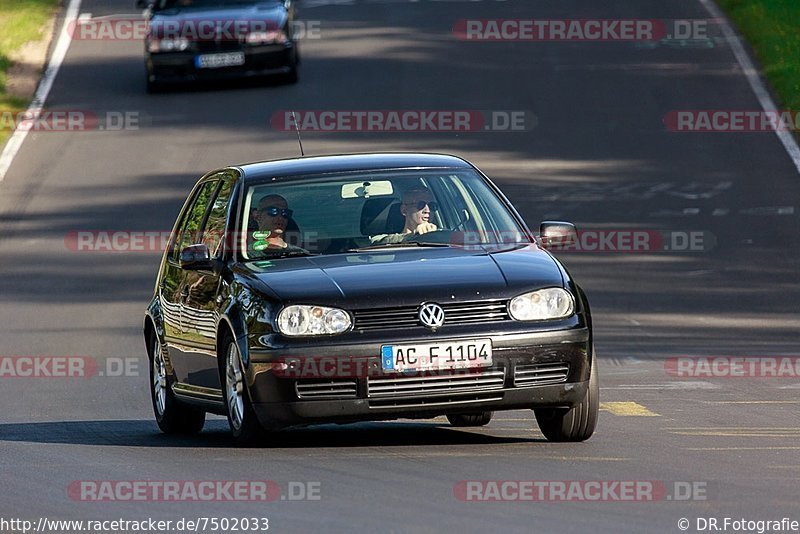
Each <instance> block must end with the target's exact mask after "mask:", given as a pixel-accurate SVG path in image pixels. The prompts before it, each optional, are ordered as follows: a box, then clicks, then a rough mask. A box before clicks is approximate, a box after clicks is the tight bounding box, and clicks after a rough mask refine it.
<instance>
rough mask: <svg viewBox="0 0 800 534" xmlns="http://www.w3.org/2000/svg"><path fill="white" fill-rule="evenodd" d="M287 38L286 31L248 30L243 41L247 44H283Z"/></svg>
mask: <svg viewBox="0 0 800 534" xmlns="http://www.w3.org/2000/svg"><path fill="white" fill-rule="evenodd" d="M288 40H289V37H287V36H286V32H284V31H283V30H276V31H270V32H250V33H248V34H247V37H245V42H246V43H247V44H249V45H260V44H284V43H286V42H287V41H288Z"/></svg>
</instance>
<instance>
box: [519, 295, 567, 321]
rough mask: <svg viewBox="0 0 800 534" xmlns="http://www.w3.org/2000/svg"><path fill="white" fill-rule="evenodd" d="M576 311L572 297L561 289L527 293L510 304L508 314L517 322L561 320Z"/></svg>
mask: <svg viewBox="0 0 800 534" xmlns="http://www.w3.org/2000/svg"><path fill="white" fill-rule="evenodd" d="M574 311H575V302H574V300H573V299H572V295H571V294H570V293H569V292H568V291H565V290H564V289H561V288H560V287H550V288H547V289H539V290H538V291H532V292H530V293H525V294H524V295H520V296H518V297H514V298H513V299H511V302H509V303H508V313H509V314H510V315H511V317H512V318H514V319H516V320H517V321H542V320H545V319H560V318H561V317H568V316H570V315H572V313H573V312H574Z"/></svg>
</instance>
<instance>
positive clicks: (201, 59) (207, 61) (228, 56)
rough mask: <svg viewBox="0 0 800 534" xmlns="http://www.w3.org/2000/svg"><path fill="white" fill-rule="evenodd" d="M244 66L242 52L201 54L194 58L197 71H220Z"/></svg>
mask: <svg viewBox="0 0 800 534" xmlns="http://www.w3.org/2000/svg"><path fill="white" fill-rule="evenodd" d="M241 65H244V52H225V53H222V54H202V55H199V56H195V58H194V66H195V67H197V68H198V69H221V68H224V67H239V66H241Z"/></svg>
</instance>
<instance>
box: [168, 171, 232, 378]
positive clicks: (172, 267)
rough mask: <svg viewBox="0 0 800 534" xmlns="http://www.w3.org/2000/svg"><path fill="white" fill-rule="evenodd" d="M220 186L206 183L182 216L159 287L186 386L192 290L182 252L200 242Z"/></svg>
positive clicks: (178, 373)
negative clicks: (187, 305) (187, 310)
mask: <svg viewBox="0 0 800 534" xmlns="http://www.w3.org/2000/svg"><path fill="white" fill-rule="evenodd" d="M218 186H219V180H216V179H213V180H208V181H205V182H202V183H201V184H200V185H199V186H198V187H197V188H196V189H195V192H194V194H193V196H192V200H191V202H190V203H188V204H187V209H186V210H185V211H184V213H183V215H182V219H181V223H180V225H179V226H178V230H177V232H176V235H175V237H174V240H173V245H172V249H171V250H170V251H169V254H168V255H167V261H166V262H165V266H164V272H163V275H162V277H161V282H160V284H159V296H160V300H161V309H162V310H163V314H164V338H165V341H166V343H167V351H168V355H169V359H170V363H171V364H172V368H173V370H174V372H175V377H176V379H177V381H178V382H183V383H186V382H187V380H188V376H189V362H188V361H187V356H186V352H187V346H186V344H187V342H189V341H190V340H191V337H192V336H191V335H190V334H189V331H188V329H187V327H186V320H185V318H184V314H183V304H184V301H185V300H186V298H187V297H188V295H189V288H188V287H187V286H186V283H185V282H186V281H185V278H186V276H185V275H186V272H185V271H184V270H183V269H181V266H180V261H179V258H180V251H181V250H183V249H184V248H185V247H187V246H189V245H191V244H194V243H197V242H198V237H199V236H200V229H201V228H202V224H203V222H204V220H205V218H206V213H207V212H208V209H209V207H210V206H211V200H212V198H213V196H214V193H215V192H216V190H217V188H218Z"/></svg>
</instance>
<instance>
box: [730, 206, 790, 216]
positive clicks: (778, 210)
mask: <svg viewBox="0 0 800 534" xmlns="http://www.w3.org/2000/svg"><path fill="white" fill-rule="evenodd" d="M739 214H740V215H759V216H760V215H794V206H760V207H757V208H745V209H742V210H739Z"/></svg>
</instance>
